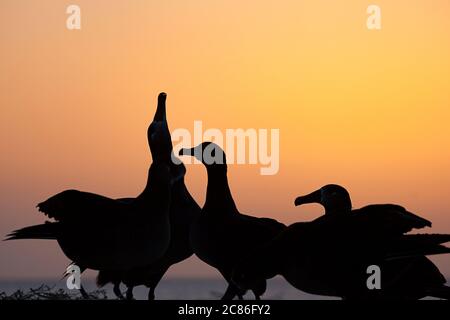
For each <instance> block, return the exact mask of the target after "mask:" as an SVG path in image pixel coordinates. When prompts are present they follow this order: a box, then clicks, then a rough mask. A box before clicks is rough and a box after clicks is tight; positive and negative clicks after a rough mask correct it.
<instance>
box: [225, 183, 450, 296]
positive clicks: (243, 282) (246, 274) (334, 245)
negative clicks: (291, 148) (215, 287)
mask: <svg viewBox="0 0 450 320" xmlns="http://www.w3.org/2000/svg"><path fill="white" fill-rule="evenodd" d="M330 190H331V189H330ZM334 191H335V189H334V190H333V192H331V191H330V192H329V193H327V192H325V193H322V192H315V193H313V194H310V195H308V196H305V197H301V198H297V200H296V205H300V204H303V203H309V202H316V201H317V202H319V203H321V204H323V205H324V206H325V208H326V210H327V209H328V212H327V213H326V214H325V215H324V216H322V217H319V218H317V219H315V220H313V221H311V222H299V223H294V224H292V225H290V226H289V227H288V228H287V229H286V230H285V231H283V232H282V233H281V234H280V235H279V236H278V237H277V238H276V239H274V241H272V242H270V243H269V244H268V245H267V246H265V247H264V248H262V249H261V250H259V251H258V252H255V253H254V256H251V257H249V258H248V260H247V261H244V262H242V263H241V264H240V265H239V266H238V267H237V268H236V271H235V272H236V274H235V276H234V277H233V280H234V281H235V282H236V283H237V284H238V285H239V284H240V286H248V285H249V284H250V285H251V283H253V282H254V281H256V280H255V279H254V278H255V277H257V278H258V279H259V278H260V277H261V276H264V277H265V278H271V277H273V276H275V275H277V274H280V275H282V276H283V277H284V278H285V279H286V280H287V281H288V282H289V283H290V284H291V285H293V286H294V287H296V288H298V289H300V290H302V291H305V292H308V293H312V294H319V295H327V296H338V297H342V298H344V299H369V298H370V299H372V298H380V299H399V298H403V299H408V298H409V299H417V298H420V297H422V296H423V294H425V295H433V294H434V295H435V296H439V297H447V298H448V291H447V290H448V288H447V287H445V286H444V285H443V284H444V283H445V279H444V278H443V276H442V275H441V274H440V273H439V271H438V270H437V268H436V267H435V266H434V265H433V264H432V263H431V262H430V261H429V260H428V259H426V258H424V257H423V255H428V254H440V253H448V252H450V249H449V248H447V247H445V246H443V245H442V243H445V242H447V241H449V240H450V235H437V234H423V235H407V234H405V233H407V232H409V231H410V230H412V229H420V228H424V227H426V226H430V225H431V223H430V222H429V221H428V220H425V219H423V218H421V217H418V216H417V215H415V214H412V213H410V212H408V211H406V210H405V209H404V208H403V207H401V206H397V205H389V204H388V205H370V206H367V207H364V208H361V209H357V210H353V211H348V208H351V204H349V203H348V202H347V201H341V200H342V199H343V198H344V197H342V196H341V197H340V199H333V197H334V195H335V194H334ZM312 200H314V201H312ZM337 200H339V201H337ZM337 204H343V206H342V210H344V208H346V209H345V210H347V211H345V212H340V211H339V210H338V205H337ZM330 210H331V211H330ZM336 210H337V211H336ZM294 248H295V250H294ZM255 265H259V266H262V267H261V268H260V269H258V271H257V273H256V274H255V273H254V271H253V270H254V268H255ZM371 265H376V266H379V267H380V269H381V280H382V285H381V290H369V289H368V287H367V279H368V277H369V274H368V273H367V268H368V267H369V266H371ZM414 270H415V271H414ZM419 270H421V271H422V272H423V271H427V272H426V274H423V273H422V274H421V273H420V272H417V271H419ZM412 275H414V276H417V278H416V279H412ZM405 277H406V278H405ZM406 279H407V280H408V281H409V283H408V281H406ZM413 280H414V281H416V282H411V281H413ZM417 283H418V284H419V286H418V287H417V286H415V285H414V284H417ZM425 283H428V287H427V288H426V290H425V291H424V290H423V286H424V284H425ZM402 285H403V286H404V287H403V288H402V287H401V286H402ZM445 291H447V293H445ZM399 292H402V293H403V295H399ZM443 292H444V293H443Z"/></svg>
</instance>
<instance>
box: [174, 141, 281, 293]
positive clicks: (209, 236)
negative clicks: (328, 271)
mask: <svg viewBox="0 0 450 320" xmlns="http://www.w3.org/2000/svg"><path fill="white" fill-rule="evenodd" d="M180 155H190V156H195V157H196V158H197V159H198V160H200V161H202V163H203V164H204V165H205V167H206V171H207V174H208V186H207V191H206V201H205V204H204V206H203V208H202V211H201V214H200V217H199V218H198V219H197V220H196V221H195V222H194V224H193V226H192V229H191V244H192V247H193V249H194V252H195V254H196V255H197V256H198V257H199V258H200V259H201V260H203V261H204V262H206V263H208V264H209V265H211V266H213V267H215V268H216V269H217V270H218V271H219V272H220V273H221V274H222V276H223V277H224V278H225V279H226V280H227V281H228V283H229V284H231V285H229V288H228V289H227V292H226V294H225V295H224V297H223V299H232V298H234V297H235V295H238V296H242V294H243V293H245V291H246V290H252V291H253V293H254V294H255V298H256V299H259V297H260V295H262V294H263V293H264V291H265V289H266V280H265V279H264V278H260V279H257V281H255V283H253V284H252V285H251V286H247V287H243V288H241V289H242V290H238V289H237V288H236V287H234V286H233V285H232V283H231V282H230V280H231V275H232V271H233V268H234V266H235V265H236V263H237V262H238V261H240V260H241V259H243V258H244V257H245V256H247V255H248V254H249V253H250V252H251V251H253V250H255V248H257V247H259V246H262V245H264V244H265V243H266V242H268V241H269V240H270V239H272V238H274V237H275V236H276V235H277V234H278V233H280V231H282V230H284V229H285V225H283V224H282V223H279V222H278V221H276V220H273V219H268V218H256V217H252V216H247V215H243V214H241V213H240V212H239V211H238V209H237V208H236V205H235V203H234V200H233V197H232V195H231V191H230V188H229V185H228V179H227V165H226V157H225V153H224V152H223V150H222V149H221V148H220V147H219V146H217V145H216V144H214V143H211V142H204V143H202V144H200V145H198V146H197V147H195V148H191V149H181V150H180Z"/></svg>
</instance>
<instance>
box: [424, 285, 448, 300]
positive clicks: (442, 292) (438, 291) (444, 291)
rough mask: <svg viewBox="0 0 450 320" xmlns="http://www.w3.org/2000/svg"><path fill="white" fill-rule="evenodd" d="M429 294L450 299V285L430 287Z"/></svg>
mask: <svg viewBox="0 0 450 320" xmlns="http://www.w3.org/2000/svg"><path fill="white" fill-rule="evenodd" d="M428 295H429V296H430V297H434V298H440V299H445V300H450V287H447V286H441V287H438V288H433V289H428Z"/></svg>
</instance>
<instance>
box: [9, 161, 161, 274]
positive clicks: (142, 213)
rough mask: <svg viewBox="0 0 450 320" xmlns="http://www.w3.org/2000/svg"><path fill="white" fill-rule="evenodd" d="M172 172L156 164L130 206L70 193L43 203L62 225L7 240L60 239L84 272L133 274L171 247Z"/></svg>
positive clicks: (16, 233) (36, 228)
mask: <svg viewBox="0 0 450 320" xmlns="http://www.w3.org/2000/svg"><path fill="white" fill-rule="evenodd" d="M169 205H170V172H169V168H168V167H167V166H166V165H165V164H163V163H153V164H152V165H151V166H150V169H149V172H148V179H147V185H146V187H145V189H144V190H143V191H142V193H141V194H140V195H139V196H138V197H136V198H135V199H133V200H132V201H130V202H124V201H120V200H114V199H110V198H107V197H104V196H101V195H97V194H94V193H88V192H81V191H77V190H66V191H63V192H61V193H58V194H57V195H55V196H53V197H51V198H49V199H48V200H46V201H44V202H42V203H40V204H38V208H39V211H41V212H43V213H44V214H45V215H46V216H48V217H49V218H51V219H54V220H56V221H55V222H46V223H44V224H40V225H35V226H31V227H26V228H23V229H19V230H16V231H13V232H12V233H11V234H9V235H8V237H7V239H6V240H17V239H50V240H57V241H58V244H59V246H60V247H61V249H62V251H63V252H64V254H65V255H66V256H67V257H68V258H69V259H71V260H72V261H74V263H76V264H77V265H78V266H79V267H80V269H82V270H85V269H86V268H89V269H94V270H101V269H108V270H127V269H130V268H135V267H141V266H144V265H147V264H150V263H152V262H154V261H157V260H158V259H160V258H161V257H162V256H163V254H164V253H165V252H166V250H167V248H168V247H169V241H170V223H169Z"/></svg>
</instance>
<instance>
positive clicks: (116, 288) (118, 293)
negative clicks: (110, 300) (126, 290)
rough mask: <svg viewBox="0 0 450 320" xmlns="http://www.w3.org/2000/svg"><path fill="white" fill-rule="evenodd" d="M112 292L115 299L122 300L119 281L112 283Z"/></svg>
mask: <svg viewBox="0 0 450 320" xmlns="http://www.w3.org/2000/svg"><path fill="white" fill-rule="evenodd" d="M113 292H114V294H115V295H116V297H117V299H120V300H124V299H125V297H124V296H123V294H122V291H120V282H116V283H114V289H113Z"/></svg>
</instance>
